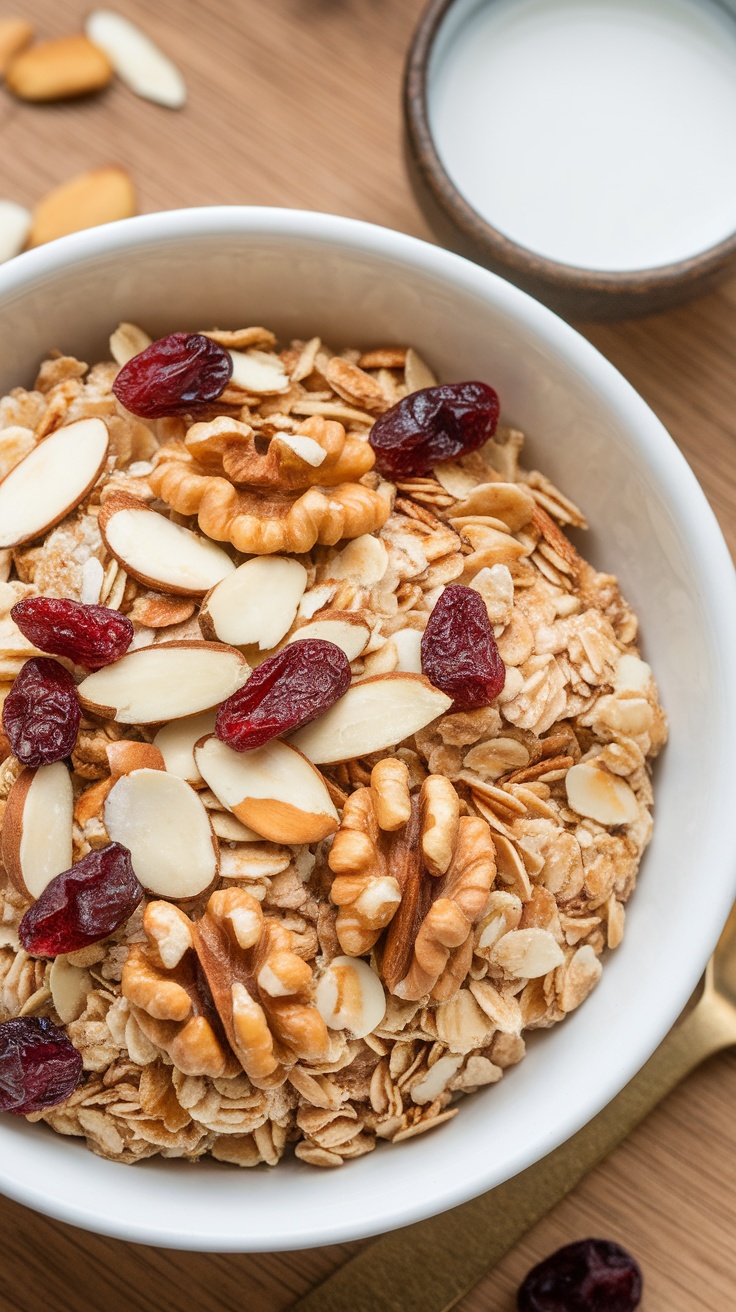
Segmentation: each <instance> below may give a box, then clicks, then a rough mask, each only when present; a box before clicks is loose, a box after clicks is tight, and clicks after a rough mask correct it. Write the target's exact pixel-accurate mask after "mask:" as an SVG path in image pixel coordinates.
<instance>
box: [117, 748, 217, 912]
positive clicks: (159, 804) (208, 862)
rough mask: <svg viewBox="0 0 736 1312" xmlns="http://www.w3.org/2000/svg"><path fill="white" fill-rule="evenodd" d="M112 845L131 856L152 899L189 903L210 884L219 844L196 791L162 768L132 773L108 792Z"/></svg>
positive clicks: (135, 868) (136, 870)
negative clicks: (113, 843)
mask: <svg viewBox="0 0 736 1312" xmlns="http://www.w3.org/2000/svg"><path fill="white" fill-rule="evenodd" d="M104 819H105V828H106V830H107V832H108V834H109V835H110V838H111V839H112V840H113V842H117V843H122V844H123V846H124V847H127V849H128V851H129V852H130V859H131V861H132V863H133V869H134V871H135V874H136V878H137V879H138V880H139V881H140V883H141V884H142V885H143V887H144V888H145V889H146V891H147V892H148V893H153V894H155V896H156V897H166V898H174V899H175V900H177V901H188V900H190V899H191V898H195V897H199V895H200V894H201V893H204V892H205V891H206V890H207V889H208V888H209V887H210V885H211V884H213V883H214V881H215V879H216V877H217V871H218V865H219V862H218V846H217V840H216V838H215V836H214V834H213V832H212V826H211V825H210V821H209V816H208V815H207V812H206V811H205V809H204V807H203V806H202V803H201V801H200V800H199V798H198V796H197V794H196V793H195V792H194V789H192V788H190V787H189V784H187V783H185V782H184V780H183V779H178V778H177V777H176V775H173V774H166V773H165V772H164V771H162V770H145V769H144V770H134V771H133V773H132V774H126V775H124V776H123V777H122V778H121V779H118V781H117V783H116V784H115V785H114V786H113V787H112V788H111V790H110V792H109V793H108V795H107V798H106V801H105V808H104Z"/></svg>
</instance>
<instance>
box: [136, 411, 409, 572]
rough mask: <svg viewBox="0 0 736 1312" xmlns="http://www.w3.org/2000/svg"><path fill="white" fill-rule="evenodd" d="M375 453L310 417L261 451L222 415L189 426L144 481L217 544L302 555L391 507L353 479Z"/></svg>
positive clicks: (379, 521) (374, 522) (246, 429)
mask: <svg viewBox="0 0 736 1312" xmlns="http://www.w3.org/2000/svg"><path fill="white" fill-rule="evenodd" d="M373 462H374V456H373V451H372V449H371V447H370V446H369V445H368V443H367V442H365V441H363V440H362V439H361V438H356V437H346V435H345V429H344V428H343V426H342V424H339V423H336V422H334V421H330V420H325V419H322V418H320V417H319V416H314V417H313V418H311V419H308V420H306V421H305V422H304V423H303V424H300V425H299V427H298V430H297V432H296V433H295V434H286V433H277V434H276V435H275V436H273V437H272V438H271V439H270V441H269V444H268V448H267V450H266V451H265V453H263V454H261V453H260V452H259V450H258V448H257V445H256V435H255V433H254V432H253V429H252V428H251V427H250V426H249V425H248V424H244V423H241V422H240V420H236V419H229V418H227V417H225V416H221V417H219V418H217V419H214V420H212V421H211V422H208V423H200V424H194V425H193V427H192V428H190V429H189V431H188V433H187V435H186V440H185V442H184V443H182V442H174V443H170V444H168V445H167V446H163V447H162V448H161V449H160V451H159V453H158V456H157V463H156V467H155V469H154V470H153V472H152V473H151V475H150V484H151V487H152V489H153V491H154V494H155V495H156V496H159V497H161V498H162V499H163V500H164V501H165V502H166V503H167V505H169V506H171V508H172V509H173V510H175V511H177V513H178V514H182V515H197V518H198V521H199V526H200V528H201V529H202V531H203V532H204V533H206V534H207V535H208V536H209V537H211V538H214V539H215V540H217V541H219V542H232V544H233V546H235V547H237V549H238V551H243V552H248V553H251V554H254V555H265V554H270V553H273V552H281V551H295V552H304V551H309V550H310V549H311V548H312V547H313V546H314V545H315V543H317V542H319V543H321V544H323V545H325V546H332V545H333V544H334V543H335V542H339V541H340V540H341V539H342V538H356V537H360V536H361V535H362V534H363V533H372V532H374V530H376V529H378V528H381V527H382V525H383V524H384V523H385V522H386V519H387V518H388V513H389V507H388V504H387V502H386V501H385V500H384V498H383V497H381V496H379V494H378V493H377V492H374V491H373V490H372V488H369V487H365V486H364V485H363V484H362V483H359V482H357V481H355V480H357V479H359V478H361V477H362V475H363V474H365V473H367V472H368V471H369V469H370V468H371V467H372V465H373Z"/></svg>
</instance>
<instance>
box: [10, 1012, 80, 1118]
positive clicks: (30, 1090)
mask: <svg viewBox="0 0 736 1312" xmlns="http://www.w3.org/2000/svg"><path fill="white" fill-rule="evenodd" d="M81 1078H82V1057H81V1054H80V1053H78V1052H77V1050H76V1048H75V1047H74V1046H73V1045H72V1044H71V1043H70V1041H69V1039H68V1038H67V1036H66V1034H65V1033H64V1031H63V1030H60V1029H59V1027H58V1025H54V1023H53V1021H50V1020H41V1019H39V1018H38V1017H37V1016H24V1017H16V1019H14V1020H6V1021H4V1022H3V1024H2V1025H0V1112H14V1113H15V1115H16V1116H24V1115H26V1114H27V1113H28V1112H40V1111H42V1110H43V1108H44V1107H53V1106H55V1104H56V1103H59V1102H64V1101H65V1100H66V1099H67V1098H68V1097H69V1095H70V1094H72V1093H73V1092H74V1090H75V1089H76V1087H77V1085H78V1084H79V1081H80V1080H81Z"/></svg>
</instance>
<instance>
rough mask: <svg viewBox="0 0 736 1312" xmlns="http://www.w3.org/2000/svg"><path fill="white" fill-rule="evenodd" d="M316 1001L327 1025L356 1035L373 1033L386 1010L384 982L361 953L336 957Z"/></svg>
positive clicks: (320, 983) (319, 987)
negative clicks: (362, 959) (358, 955)
mask: <svg viewBox="0 0 736 1312" xmlns="http://www.w3.org/2000/svg"><path fill="white" fill-rule="evenodd" d="M315 1002H316V1004H317V1011H318V1012H319V1014H320V1016H321V1017H322V1019H323V1021H324V1022H325V1025H328V1026H329V1028H330V1029H331V1030H347V1031H348V1033H349V1034H350V1036H351V1038H353V1039H362V1038H363V1037H364V1035H366V1034H370V1033H371V1031H372V1030H374V1029H376V1028H377V1026H378V1025H380V1024H381V1021H382V1020H383V1018H384V1016H385V1014H386V994H385V993H384V991H383V985H382V983H381V981H380V979H379V978H378V976H377V974H376V973H375V971H374V970H371V968H370V966H369V965H368V962H367V961H361V959H360V957H334V958H333V959H332V961H331V962H330V964H329V966H327V968H326V970H325V971H324V974H323V975H322V977H321V979H320V981H319V983H318V985H317V992H316V996H315Z"/></svg>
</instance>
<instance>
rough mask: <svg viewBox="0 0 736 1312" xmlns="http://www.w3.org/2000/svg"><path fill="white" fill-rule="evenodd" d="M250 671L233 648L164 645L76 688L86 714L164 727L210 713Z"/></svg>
mask: <svg viewBox="0 0 736 1312" xmlns="http://www.w3.org/2000/svg"><path fill="white" fill-rule="evenodd" d="M249 674H250V668H249V666H248V665H247V664H246V661H245V657H244V656H242V655H241V653H240V652H239V651H237V650H236V649H235V647H226V646H225V645H224V644H222V643H214V642H186V641H183V642H161V643H158V644H157V645H156V646H155V647H141V648H139V649H138V650H137V651H131V652H128V653H127V655H125V656H122V657H121V658H120V660H118V661H115V662H114V664H112V665H106V666H105V667H104V668H103V669H101V670H96V671H95V673H94V674H89V675H88V676H87V678H86V679H83V680H82V682H81V683H80V684H79V686H78V688H77V695H78V697H79V700H80V702H81V703H82V706H83V707H84V709H85V710H86V711H90V712H92V714H93V715H102V716H104V717H105V718H106V719H110V720H117V721H118V722H119V723H121V724H160V723H162V722H163V721H165V720H178V719H180V718H182V717H183V716H185V715H186V716H188V715H195V714H196V713H197V712H199V711H206V710H209V709H210V708H211V707H213V706H217V705H219V703H220V702H222V701H224V700H225V699H226V698H227V697H230V696H232V694H233V693H234V692H237V690H238V688H241V687H242V686H243V684H244V683H245V681H246V679H247V677H248V675H249Z"/></svg>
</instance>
